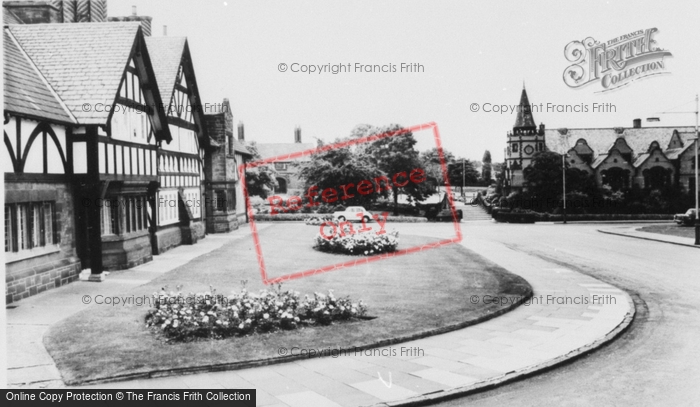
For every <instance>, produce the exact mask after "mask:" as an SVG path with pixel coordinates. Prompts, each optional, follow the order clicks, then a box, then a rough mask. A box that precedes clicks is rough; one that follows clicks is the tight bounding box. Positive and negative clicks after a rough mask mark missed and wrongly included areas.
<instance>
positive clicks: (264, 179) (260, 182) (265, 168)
mask: <svg viewBox="0 0 700 407" xmlns="http://www.w3.org/2000/svg"><path fill="white" fill-rule="evenodd" d="M247 148H248V151H250V152H251V154H252V155H253V161H257V160H260V159H261V156H260V153H259V152H258V147H257V146H256V144H255V142H252V143H250V144H249V145H248V146H247ZM276 178H277V171H276V170H275V168H274V166H272V165H270V164H267V165H261V166H259V167H255V168H251V169H248V170H247V171H246V172H245V184H246V189H247V191H248V196H259V197H261V198H263V199H264V198H267V195H268V194H269V193H270V191H272V190H273V189H274V188H277V180H276Z"/></svg>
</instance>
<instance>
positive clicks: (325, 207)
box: [316, 204, 345, 214]
mask: <svg viewBox="0 0 700 407" xmlns="http://www.w3.org/2000/svg"><path fill="white" fill-rule="evenodd" d="M344 210H345V206H343V205H331V204H321V205H319V206H318V208H317V209H316V213H321V214H327V213H333V212H342V211H344Z"/></svg>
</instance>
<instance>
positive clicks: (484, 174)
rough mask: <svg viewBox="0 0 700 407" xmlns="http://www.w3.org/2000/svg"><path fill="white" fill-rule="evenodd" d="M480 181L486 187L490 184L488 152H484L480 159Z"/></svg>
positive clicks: (489, 158) (489, 156) (489, 154)
mask: <svg viewBox="0 0 700 407" xmlns="http://www.w3.org/2000/svg"><path fill="white" fill-rule="evenodd" d="M481 163H482V167H481V179H482V180H484V183H485V184H486V185H490V184H491V152H490V151H489V150H486V151H484V157H483V158H482V159H481Z"/></svg>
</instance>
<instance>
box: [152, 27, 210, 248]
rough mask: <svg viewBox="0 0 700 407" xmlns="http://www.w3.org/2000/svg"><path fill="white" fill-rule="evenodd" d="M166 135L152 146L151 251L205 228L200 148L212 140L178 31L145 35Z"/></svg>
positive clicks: (192, 238) (188, 240)
mask: <svg viewBox="0 0 700 407" xmlns="http://www.w3.org/2000/svg"><path fill="white" fill-rule="evenodd" d="M146 44H147V45H148V50H149V52H150V55H151V60H152V62H153V69H154V71H155V73H156V79H157V81H158V87H159V89H160V94H161V98H162V100H163V102H164V103H165V111H166V115H167V120H168V127H169V129H170V134H171V136H172V141H171V142H170V143H163V144H162V145H161V148H160V149H159V150H158V180H159V182H160V187H159V189H158V191H157V193H156V194H157V197H156V202H157V205H156V214H155V221H156V225H155V228H156V231H155V233H154V240H153V249H154V253H155V254H158V253H162V252H164V251H166V250H168V249H170V248H172V247H174V246H178V245H180V244H193V243H196V242H197V240H199V239H201V238H203V237H204V235H205V233H206V226H205V220H204V219H205V216H206V211H205V210H204V207H203V205H204V203H203V202H202V196H203V194H204V185H203V181H204V169H203V164H204V154H205V148H209V147H211V145H212V143H211V142H210V140H209V136H208V135H207V133H206V130H207V129H206V126H205V125H204V116H203V103H202V100H201V98H200V96H199V90H198V88H197V80H196V77H195V74H194V67H193V64H192V57H191V55H190V50H189V46H188V44H187V39H186V38H184V37H147V38H146Z"/></svg>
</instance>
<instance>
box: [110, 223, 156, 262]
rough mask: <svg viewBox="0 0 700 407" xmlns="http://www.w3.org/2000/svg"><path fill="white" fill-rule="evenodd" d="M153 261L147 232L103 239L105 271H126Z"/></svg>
mask: <svg viewBox="0 0 700 407" xmlns="http://www.w3.org/2000/svg"><path fill="white" fill-rule="evenodd" d="M151 260H153V252H152V249H151V238H150V236H149V234H148V231H147V230H142V231H140V232H135V233H129V234H126V235H119V236H103V237H102V267H103V268H104V270H105V271H113V270H124V269H128V268H132V267H136V266H138V265H140V264H143V263H147V262H149V261H151Z"/></svg>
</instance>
